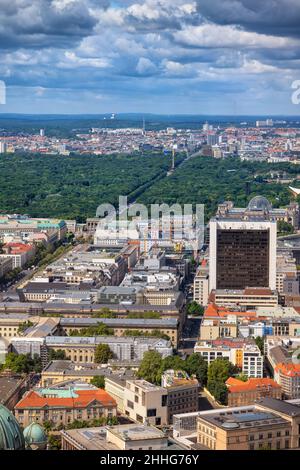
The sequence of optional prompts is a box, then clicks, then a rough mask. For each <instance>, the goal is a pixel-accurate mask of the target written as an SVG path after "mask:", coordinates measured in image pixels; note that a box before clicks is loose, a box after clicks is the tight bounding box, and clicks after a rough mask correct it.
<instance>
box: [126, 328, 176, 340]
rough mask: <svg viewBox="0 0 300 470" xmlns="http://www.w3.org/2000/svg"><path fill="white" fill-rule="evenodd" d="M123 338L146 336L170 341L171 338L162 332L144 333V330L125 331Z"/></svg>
mask: <svg viewBox="0 0 300 470" xmlns="http://www.w3.org/2000/svg"><path fill="white" fill-rule="evenodd" d="M123 336H144V337H148V336H149V337H154V338H161V339H166V340H169V339H170V336H168V335H166V333H163V332H162V331H160V330H152V331H143V330H125V331H124V333H123Z"/></svg>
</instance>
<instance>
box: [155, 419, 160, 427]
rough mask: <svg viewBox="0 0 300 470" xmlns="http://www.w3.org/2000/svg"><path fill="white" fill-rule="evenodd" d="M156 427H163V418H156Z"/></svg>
mask: <svg viewBox="0 0 300 470" xmlns="http://www.w3.org/2000/svg"><path fill="white" fill-rule="evenodd" d="M155 425H156V426H160V425H161V418H155Z"/></svg>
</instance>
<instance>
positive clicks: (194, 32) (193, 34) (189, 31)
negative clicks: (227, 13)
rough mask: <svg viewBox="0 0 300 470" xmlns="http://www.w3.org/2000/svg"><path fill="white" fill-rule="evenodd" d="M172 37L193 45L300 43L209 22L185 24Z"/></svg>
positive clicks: (282, 45) (225, 45)
mask: <svg viewBox="0 0 300 470" xmlns="http://www.w3.org/2000/svg"><path fill="white" fill-rule="evenodd" d="M173 37H174V39H175V40H176V41H178V42H180V43H181V44H184V45H186V46H195V47H211V48H216V47H221V48H226V47H229V48H238V47H243V48H259V47H264V48H275V47H290V46H292V45H294V46H295V45H300V42H299V41H297V40H291V39H288V38H284V37H278V36H267V35H266V34H258V33H252V32H249V31H243V30H242V29H240V28H238V27H237V26H220V25H216V24H211V23H210V24H209V23H206V24H202V25H200V26H187V27H186V28H185V29H183V30H182V31H176V32H175V33H174V34H173Z"/></svg>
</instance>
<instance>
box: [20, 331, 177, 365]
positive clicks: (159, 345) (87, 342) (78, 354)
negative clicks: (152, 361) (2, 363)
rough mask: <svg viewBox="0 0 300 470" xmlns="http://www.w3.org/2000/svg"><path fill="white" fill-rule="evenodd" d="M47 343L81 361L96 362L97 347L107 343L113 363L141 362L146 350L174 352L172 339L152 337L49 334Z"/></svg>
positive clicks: (161, 352)
mask: <svg viewBox="0 0 300 470" xmlns="http://www.w3.org/2000/svg"><path fill="white" fill-rule="evenodd" d="M22 339H24V340H28V341H30V339H31V338H20V342H21V341H22ZM13 341H16V340H13ZM45 344H46V346H47V349H48V350H49V349H53V350H54V351H57V350H63V351H64V352H65V354H66V357H67V359H70V360H72V361H74V362H79V363H87V362H94V357H95V349H96V347H97V345H98V344H107V345H108V346H109V348H110V350H111V351H112V353H113V358H112V359H111V360H110V362H111V363H120V362H124V363H127V364H129V365H134V364H139V363H140V361H141V360H142V359H143V355H144V353H145V352H146V351H157V352H159V353H160V354H161V355H162V357H167V356H170V355H172V354H173V347H172V344H171V341H169V340H165V339H159V338H151V337H146V338H145V337H132V336H128V337H127V336H122V337H119V338H118V337H116V336H93V337H88V336H82V337H81V336H79V337H78V336H47V337H46V338H45ZM14 347H15V343H14Z"/></svg>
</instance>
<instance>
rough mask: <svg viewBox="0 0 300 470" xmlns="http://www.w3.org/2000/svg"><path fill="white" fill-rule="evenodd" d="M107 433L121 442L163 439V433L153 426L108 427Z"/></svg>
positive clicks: (128, 425) (127, 425)
mask: <svg viewBox="0 0 300 470" xmlns="http://www.w3.org/2000/svg"><path fill="white" fill-rule="evenodd" d="M107 429H108V431H109V432H110V433H112V434H114V435H115V436H118V437H119V438H120V439H122V441H139V440H144V439H163V438H164V437H165V435H164V433H163V432H162V431H160V430H159V429H157V428H155V427H154V426H147V425H146V424H124V425H121V426H108V427H107Z"/></svg>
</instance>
